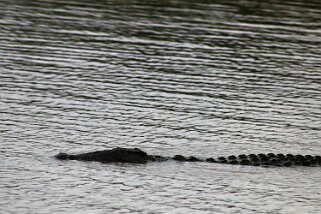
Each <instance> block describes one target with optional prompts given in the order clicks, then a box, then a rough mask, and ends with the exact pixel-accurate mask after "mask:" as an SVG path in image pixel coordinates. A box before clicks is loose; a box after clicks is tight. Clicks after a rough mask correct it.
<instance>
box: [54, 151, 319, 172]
mask: <svg viewBox="0 0 321 214" xmlns="http://www.w3.org/2000/svg"><path fill="white" fill-rule="evenodd" d="M55 157H56V158H57V159H59V160H80V161H98V162H101V163H112V162H120V163H147V162H152V161H167V160H175V161H186V162H211V163H224V164H233V165H249V166H285V167H289V166H321V156H319V155H317V156H312V155H305V156H303V155H292V154H287V155H284V154H274V153H268V154H258V155H255V154H249V155H244V154H243V155H238V156H234V155H231V156H228V157H218V158H206V159H199V158H196V157H193V156H191V157H188V158H186V157H184V156H182V155H175V156H174V157H163V156H158V155H148V154H147V153H146V152H144V151H142V150H140V149H137V148H134V149H131V148H119V147H117V148H114V149H111V150H102V151H96V152H88V153H83V154H78V155H69V154H66V153H59V154H58V155H56V156H55Z"/></svg>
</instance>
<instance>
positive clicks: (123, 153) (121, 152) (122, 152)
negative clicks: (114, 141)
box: [118, 150, 127, 155]
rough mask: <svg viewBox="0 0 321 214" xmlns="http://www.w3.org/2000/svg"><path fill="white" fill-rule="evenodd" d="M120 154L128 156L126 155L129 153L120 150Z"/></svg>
mask: <svg viewBox="0 0 321 214" xmlns="http://www.w3.org/2000/svg"><path fill="white" fill-rule="evenodd" d="M118 154H120V155H126V154H127V151H126V150H120V151H118Z"/></svg>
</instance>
